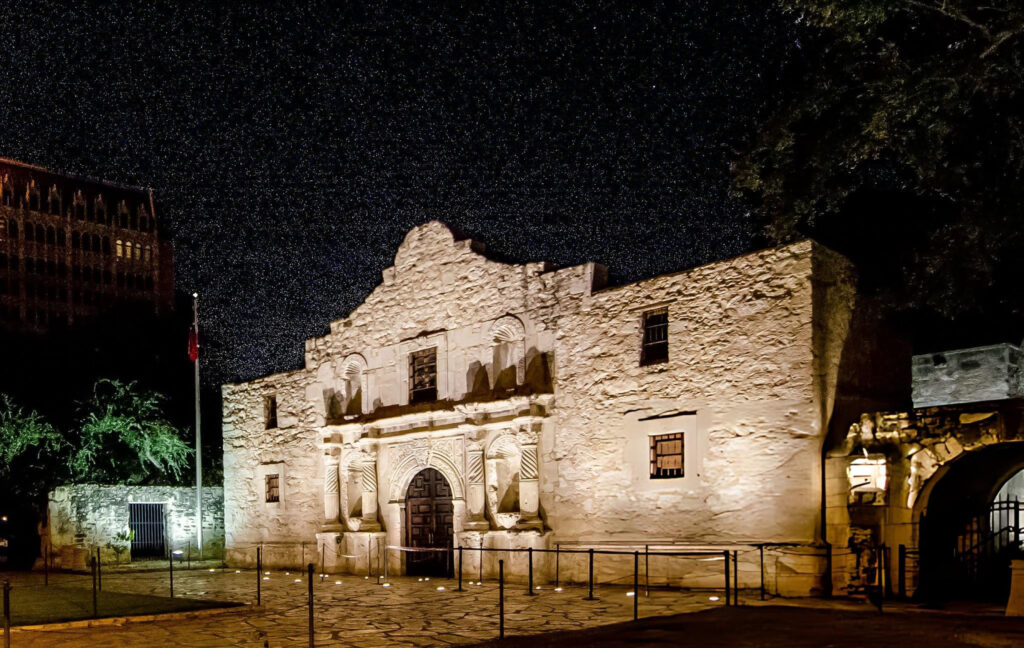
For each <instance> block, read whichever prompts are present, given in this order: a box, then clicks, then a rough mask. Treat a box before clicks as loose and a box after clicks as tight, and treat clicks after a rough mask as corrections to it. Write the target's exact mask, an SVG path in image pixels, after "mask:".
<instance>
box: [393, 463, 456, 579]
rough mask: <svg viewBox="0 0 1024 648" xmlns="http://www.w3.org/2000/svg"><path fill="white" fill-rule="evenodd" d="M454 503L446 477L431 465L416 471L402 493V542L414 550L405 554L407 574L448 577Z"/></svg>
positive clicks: (450, 564)
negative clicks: (403, 508)
mask: <svg viewBox="0 0 1024 648" xmlns="http://www.w3.org/2000/svg"><path fill="white" fill-rule="evenodd" d="M454 513H455V509H454V504H453V503H452V489H451V486H450V485H449V483H448V480H447V479H445V478H444V475H442V474H441V473H440V471H438V470H436V469H434V468H424V469H423V470H421V471H420V472H418V473H416V476H414V477H413V478H412V481H411V482H410V483H409V488H408V489H407V490H406V493H405V544H406V546H407V547H411V548H413V549H441V548H444V549H447V551H410V552H408V553H406V556H405V573H406V574H408V575H409V576H450V575H451V573H452V560H451V558H452V552H451V547H452V546H453V544H452V539H453V537H454Z"/></svg>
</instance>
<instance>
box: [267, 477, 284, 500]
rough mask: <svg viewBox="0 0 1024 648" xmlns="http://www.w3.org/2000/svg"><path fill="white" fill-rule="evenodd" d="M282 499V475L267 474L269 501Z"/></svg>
mask: <svg viewBox="0 0 1024 648" xmlns="http://www.w3.org/2000/svg"><path fill="white" fill-rule="evenodd" d="M280 501H281V477H280V475H277V474H273V475H267V502H280Z"/></svg>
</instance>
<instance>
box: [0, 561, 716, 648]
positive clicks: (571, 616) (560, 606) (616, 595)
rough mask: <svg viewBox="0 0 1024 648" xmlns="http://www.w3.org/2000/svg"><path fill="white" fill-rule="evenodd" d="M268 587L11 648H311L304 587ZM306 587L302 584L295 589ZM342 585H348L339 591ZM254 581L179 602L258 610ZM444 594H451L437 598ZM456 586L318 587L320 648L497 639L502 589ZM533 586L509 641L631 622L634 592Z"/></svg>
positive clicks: (130, 576) (687, 602) (183, 578)
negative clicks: (187, 612)
mask: <svg viewBox="0 0 1024 648" xmlns="http://www.w3.org/2000/svg"><path fill="white" fill-rule="evenodd" d="M9 576H10V577H11V578H12V584H13V586H15V587H41V586H42V575H40V574H12V575H9ZM268 578H269V580H267V581H263V582H262V585H263V606H262V607H261V608H253V607H248V606H247V607H245V608H238V609H235V610H229V611H224V612H221V613H217V614H209V613H205V612H204V613H198V614H196V615H194V616H185V617H178V618H174V619H163V620H156V621H139V622H129V623H124V624H110V623H109V622H103V623H100V624H97V625H96V626H94V627H71V628H48V629H45V630H40V629H24V628H23V629H18V630H16V631H15V632H13V633H12V642H11V646H12V648H42V647H51V646H53V647H56V646H76V647H81V648H93V647H95V648H121V647H129V646H131V647H132V648H138V647H140V646H182V647H188V646H194V647H212V646H231V647H239V648H241V647H245V648H250V647H252V648H261V647H262V646H264V645H265V642H266V645H267V646H269V647H270V648H279V647H286V646H287V647H298V646H306V645H307V641H308V639H307V636H308V631H307V619H308V612H307V607H306V596H307V586H306V583H305V578H304V577H302V576H301V575H299V574H296V573H295V572H291V573H288V574H286V573H285V572H283V571H274V572H271V574H270V576H269V577H268ZM297 579H301V582H296V580H297ZM338 581H340V583H341V584H340V585H338V584H336V583H337V582H338ZM50 582H51V584H59V585H60V586H61V587H72V586H74V587H83V588H87V587H91V581H90V579H89V577H88V576H82V575H71V574H58V575H51V577H50ZM255 584H256V574H255V572H253V571H251V570H249V571H245V570H243V571H242V572H241V573H236V572H235V570H232V569H224V570H221V569H218V570H216V571H214V572H212V573H211V572H210V571H209V570H204V571H200V570H193V571H176V572H175V575H174V593H175V595H176V596H184V597H190V598H203V599H217V600H222V601H237V602H245V603H252V602H254V600H255ZM438 587H444V588H445V590H444V591H438V590H437V588H438ZM456 587H457V583H456V582H455V581H453V580H444V579H440V580H439V579H431V580H429V581H419V580H418V579H416V578H395V579H392V580H391V587H389V588H384V587H381V586H379V585H377V584H376V581H375V580H364V578H363V577H361V576H352V575H344V576H340V577H333V576H332V577H330V578H327V579H325V580H324V581H323V582H322V583H321V582H320V580H319V578H318V579H316V584H315V598H316V605H315V619H316V645H317V646H323V647H328V646H335V647H342V646H345V647H348V646H352V647H371V646H372V647H376V646H390V647H395V648H402V647H408V646H444V645H458V644H472V643H477V642H481V641H485V640H488V639H492V638H495V637H496V636H497V634H498V587H497V583H496V582H493V581H489V582H485V583H484V584H483V585H476V584H474V585H468V584H467V585H466V586H465V587H466V589H467V590H468V591H466V592H457V591H453V590H454V588H456ZM103 588H104V590H105V591H119V592H130V593H139V594H166V592H167V574H166V572H142V573H139V572H132V573H127V572H122V573H104V575H103ZM525 589H526V586H525V585H523V584H518V583H514V584H509V585H508V586H507V588H506V598H505V628H506V634H507V635H510V636H511V635H527V634H536V633H541V632H552V631H557V630H569V629H579V628H587V627H593V626H597V625H603V624H609V623H616V622H620V621H626V620H629V619H631V618H632V601H633V599H632V598H631V597H628V596H627V591H629V590H628V588H625V587H619V586H615V587H612V586H607V587H601V588H598V590H597V592H596V594H597V596H599V600H597V601H585V600H583V597H585V596H586V594H587V591H586V588H585V587H583V588H581V587H567V588H565V589H564V591H562V592H555V591H553V590H552V589H551V587H550V586H548V585H545V586H543V589H541V590H540V591H539V592H538V595H537V596H532V597H531V596H526V593H525ZM714 595H715V593H708V592H705V593H679V592H655V591H652V592H651V596H650V598H646V597H643V596H641V598H640V614H641V616H652V615H665V614H672V613H675V612H684V611H697V610H701V609H706V608H708V607H713V606H721V605H722V603H721V602H720V601H718V602H713V601H710V600H709V598H710V597H711V596H714Z"/></svg>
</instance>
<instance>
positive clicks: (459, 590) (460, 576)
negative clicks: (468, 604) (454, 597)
mask: <svg viewBox="0 0 1024 648" xmlns="http://www.w3.org/2000/svg"><path fill="white" fill-rule="evenodd" d="M456 591H457V592H463V591H465V590H463V589H462V545H459V589H457V590H456Z"/></svg>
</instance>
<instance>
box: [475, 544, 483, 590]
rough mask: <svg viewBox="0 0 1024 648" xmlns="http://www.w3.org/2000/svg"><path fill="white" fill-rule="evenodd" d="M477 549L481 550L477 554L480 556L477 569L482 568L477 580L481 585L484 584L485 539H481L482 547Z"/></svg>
mask: <svg viewBox="0 0 1024 648" xmlns="http://www.w3.org/2000/svg"><path fill="white" fill-rule="evenodd" d="M477 548H478V549H479V550H480V551H479V552H477V553H479V554H480V559H479V560H478V561H477V567H479V568H480V573H479V574H478V576H477V579H476V582H477V583H478V584H479V583H482V582H484V539H483V537H481V538H480V546H479V547H477Z"/></svg>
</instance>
